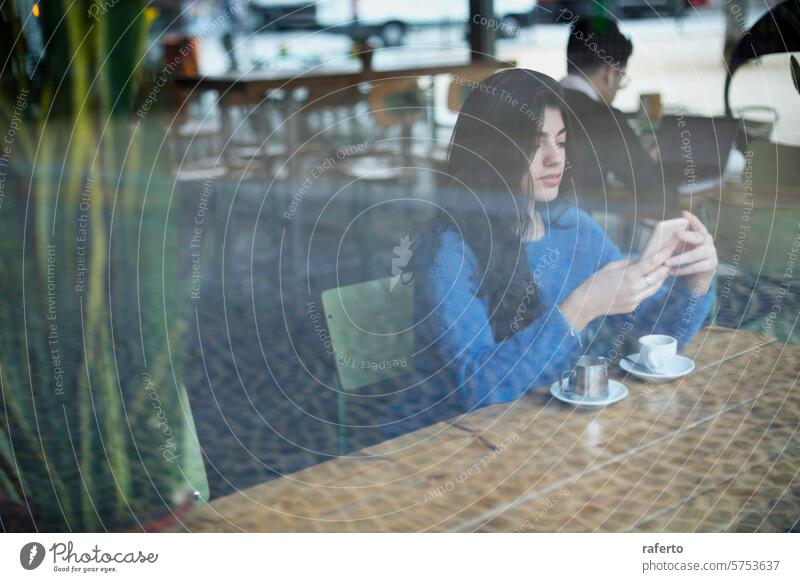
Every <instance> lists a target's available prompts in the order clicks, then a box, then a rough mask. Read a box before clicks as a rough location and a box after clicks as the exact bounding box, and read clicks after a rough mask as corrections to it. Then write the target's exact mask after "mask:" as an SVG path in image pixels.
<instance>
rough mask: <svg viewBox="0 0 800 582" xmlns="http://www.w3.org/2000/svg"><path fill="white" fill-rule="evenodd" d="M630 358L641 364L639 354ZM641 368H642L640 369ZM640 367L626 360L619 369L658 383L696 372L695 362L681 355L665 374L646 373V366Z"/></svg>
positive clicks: (674, 359)
mask: <svg viewBox="0 0 800 582" xmlns="http://www.w3.org/2000/svg"><path fill="white" fill-rule="evenodd" d="M628 358H629V359H631V360H633V361H634V362H637V363H638V362H639V354H638V353H635V354H631V355H630V356H628ZM639 366H642V367H641V368H640V367H639ZM639 366H636V365H634V364H631V363H630V362H628V361H627V360H625V359H622V360H620V361H619V367H620V368H622V369H623V370H625V371H626V372H628V373H629V374H633V375H634V376H636V377H637V378H642V379H643V380H656V381H657V382H669V381H670V380H676V379H678V378H681V377H683V376H685V375H686V374H688V373H690V372H691V371H692V370H694V362H693V361H692V359H691V358H687V357H686V356H680V355H678V356H675V357H674V358H673V359H672V361H671V362H670V363H669V366H668V367H667V368H666V369H665V370H664V371H663V372H645V369H646V368H645V366H644V364H639ZM643 368H644V369H643Z"/></svg>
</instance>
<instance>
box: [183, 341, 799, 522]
mask: <svg viewBox="0 0 800 582" xmlns="http://www.w3.org/2000/svg"><path fill="white" fill-rule="evenodd" d="M684 353H686V354H687V355H690V356H691V357H693V358H694V359H695V362H696V365H697V367H696V369H695V371H694V372H693V373H692V374H690V375H689V376H687V377H685V378H683V379H681V380H679V381H676V382H673V383H670V384H647V383H644V382H640V381H638V380H635V379H634V378H632V377H627V378H626V379H625V380H624V382H625V384H626V385H627V386H628V388H629V390H630V395H629V396H628V398H626V399H625V400H623V401H622V402H620V403H618V404H615V405H613V406H610V407H608V408H605V409H602V410H597V411H583V410H577V409H574V408H571V407H568V406H565V405H562V404H561V403H560V402H558V401H556V400H553V399H551V398H550V397H549V394H548V393H547V390H545V389H539V390H536V391H535V392H533V393H530V394H528V395H527V396H525V397H523V398H521V399H519V400H518V401H516V402H513V403H509V404H503V405H494V406H489V407H486V408H482V409H480V410H478V411H476V412H474V413H473V414H471V415H469V416H466V417H464V418H462V419H461V420H460V421H459V422H458V423H457V424H453V423H451V422H442V423H439V424H436V425H433V426H431V427H428V428H425V429H422V430H419V431H417V432H415V433H411V434H408V435H404V436H402V437H399V438H397V439H394V440H391V441H387V442H384V443H381V444H379V445H377V446H373V447H370V448H368V449H364V450H362V451H359V453H357V454H356V455H352V456H351V457H342V458H338V459H335V460H333V461H329V462H326V463H323V464H320V465H316V466H314V467H310V468H308V469H305V470H303V471H299V472H297V473H294V474H291V475H287V476H286V477H284V478H281V479H278V480H276V481H270V482H268V483H264V484H262V485H259V486H256V487H253V488H251V489H248V490H245V491H241V492H239V493H236V494H233V495H230V496H228V497H224V498H221V499H217V500H215V501H213V502H211V503H210V504H207V505H203V506H199V507H197V508H196V509H193V510H192V511H191V512H190V513H189V514H188V516H186V517H185V519H183V521H182V523H181V524H179V525H178V526H177V527H176V528H175V529H176V530H177V531H184V530H191V531H272V532H302V531H306V532H311V531H329V532H332V531H362V532H380V531H394V532H406V531H486V532H500V531H504V532H508V531H547V532H551V531H581V532H584V531H612V532H617V531H647V532H660V531H689V532H693V531H785V530H788V529H791V528H794V529H795V530H797V529H798V527H800V523H799V522H798V518H800V476H798V471H800V436H798V423H800V391H799V390H798V385H797V380H798V373H799V372H800V348H798V346H792V345H784V344H781V343H780V342H777V341H774V340H772V339H771V338H767V337H765V336H759V335H754V334H751V333H748V332H738V331H734V330H729V329H725V328H718V327H711V328H704V329H703V330H701V332H700V333H699V334H698V335H697V337H696V338H695V339H694V340H693V342H692V343H691V344H690V345H689V346H688V348H687V349H686V350H684ZM620 377H621V376H620Z"/></svg>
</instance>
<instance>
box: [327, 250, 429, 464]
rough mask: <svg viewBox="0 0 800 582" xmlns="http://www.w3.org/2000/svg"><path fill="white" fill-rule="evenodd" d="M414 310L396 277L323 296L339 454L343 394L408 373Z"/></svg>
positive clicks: (343, 439)
mask: <svg viewBox="0 0 800 582" xmlns="http://www.w3.org/2000/svg"><path fill="white" fill-rule="evenodd" d="M401 246H402V245H401ZM398 249H399V251H398ZM398 249H395V254H396V255H398V257H399V258H400V259H402V258H403V252H404V251H403V249H402V248H400V247H398ZM413 306H414V293H413V286H412V285H410V284H406V283H404V282H403V281H401V280H400V277H399V276H398V277H396V278H395V277H386V278H383V279H374V280H372V281H366V282H364V283H356V284H355V285H347V286H344V287H335V288H333V289H328V290H327V291H323V292H322V308H323V311H324V313H325V318H326V320H327V323H328V332H329V333H330V337H331V344H332V346H333V350H334V358H335V361H336V372H337V380H338V386H337V389H336V403H337V415H338V423H339V453H340V454H345V453H346V452H347V430H346V426H345V421H346V394H345V393H346V392H352V391H355V390H357V389H359V388H362V387H364V386H368V385H371V384H375V383H377V382H382V381H384V380H390V379H393V378H397V377H400V376H403V375H404V374H407V373H408V372H410V371H411V369H412V365H413V362H412V357H413V352H414V331H413V329H414V322H413V319H414V315H413Z"/></svg>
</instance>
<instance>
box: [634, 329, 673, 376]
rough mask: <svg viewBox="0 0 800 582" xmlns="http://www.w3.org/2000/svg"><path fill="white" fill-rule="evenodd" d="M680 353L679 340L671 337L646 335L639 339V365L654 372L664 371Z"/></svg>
mask: <svg viewBox="0 0 800 582" xmlns="http://www.w3.org/2000/svg"><path fill="white" fill-rule="evenodd" d="M677 353H678V340H676V339H675V338H674V337H672V336H669V335H659V334H655V335H644V336H642V337H640V338H639V363H641V364H643V365H644V366H646V367H647V368H649V369H650V370H652V371H653V372H661V371H663V370H664V369H665V368H666V367H667V366H668V365H669V364H670V362H672V360H673V358H675V355H676V354H677Z"/></svg>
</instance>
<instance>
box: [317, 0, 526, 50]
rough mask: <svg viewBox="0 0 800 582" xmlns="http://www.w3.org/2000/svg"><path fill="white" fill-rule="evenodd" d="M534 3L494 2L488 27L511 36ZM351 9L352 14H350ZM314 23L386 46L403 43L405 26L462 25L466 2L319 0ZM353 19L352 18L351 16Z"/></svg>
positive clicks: (464, 20) (496, 0)
mask: <svg viewBox="0 0 800 582" xmlns="http://www.w3.org/2000/svg"><path fill="white" fill-rule="evenodd" d="M535 6H536V0H495V2H494V9H495V15H496V16H495V17H494V18H492V19H489V20H490V22H491V23H490V24H489V23H487V25H489V26H492V27H493V28H495V30H496V31H497V34H498V36H514V35H515V34H516V32H517V31H518V30H519V29H520V28H522V27H525V26H529V25H530V24H531V23H532V22H533V14H534V8H535ZM354 8H355V11H356V14H355V15H354V14H353V9H354ZM316 11H317V23H318V24H319V25H320V26H321V27H322V28H325V29H332V30H342V31H343V32H352V33H355V34H361V35H364V34H367V35H375V36H380V38H381V39H382V40H383V43H384V44H385V45H386V46H397V45H400V44H402V43H403V41H404V38H405V35H406V32H407V30H408V29H409V27H412V26H415V27H416V26H428V25H434V26H435V25H443V24H466V23H467V20H468V18H469V2H468V1H467V0H424V1H422V2H387V1H386V0H322V1H320V2H317V5H316ZM354 16H355V17H354Z"/></svg>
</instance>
